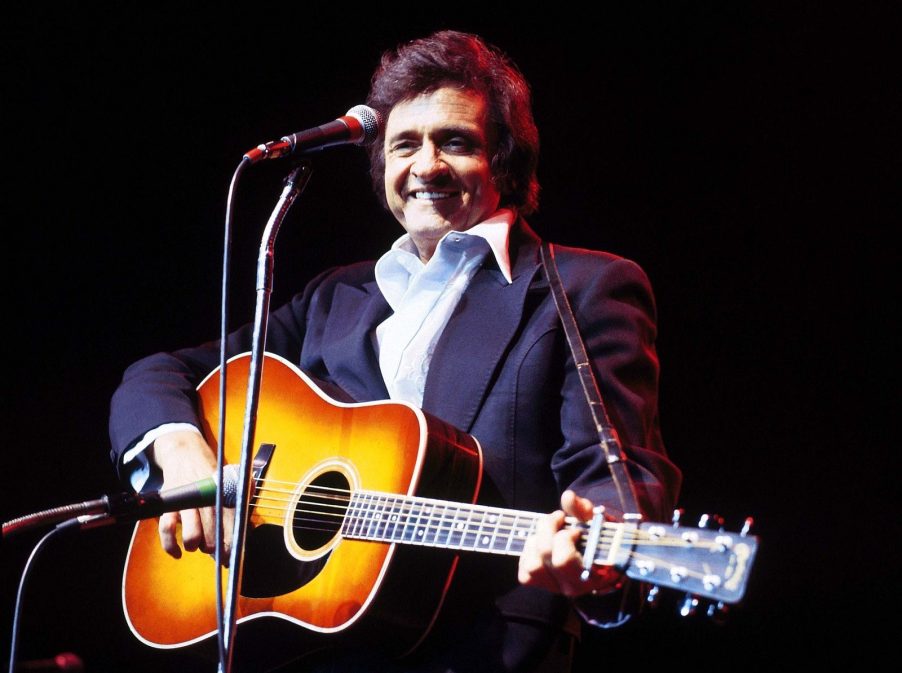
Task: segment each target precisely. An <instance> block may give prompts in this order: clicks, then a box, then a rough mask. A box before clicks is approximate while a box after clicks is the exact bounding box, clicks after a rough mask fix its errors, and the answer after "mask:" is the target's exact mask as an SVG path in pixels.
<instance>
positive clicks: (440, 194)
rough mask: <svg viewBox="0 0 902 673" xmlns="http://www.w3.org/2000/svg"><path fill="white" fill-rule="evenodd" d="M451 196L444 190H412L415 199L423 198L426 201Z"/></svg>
mask: <svg viewBox="0 0 902 673" xmlns="http://www.w3.org/2000/svg"><path fill="white" fill-rule="evenodd" d="M450 196H452V195H451V194H448V193H445V192H414V193H413V197H414V198H415V199H424V200H428V201H438V200H439V199H447V198H448V197H450Z"/></svg>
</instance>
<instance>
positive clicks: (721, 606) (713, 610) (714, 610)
mask: <svg viewBox="0 0 902 673" xmlns="http://www.w3.org/2000/svg"><path fill="white" fill-rule="evenodd" d="M728 613H729V608H728V607H727V605H726V603H724V602H723V601H717V603H711V604H710V605H708V609H707V610H706V611H705V614H706V615H707V616H708V617H710V618H711V620H712V621H713V622H714V623H715V624H723V623H724V622H725V621H726V620H727V617H728V616H729V615H728Z"/></svg>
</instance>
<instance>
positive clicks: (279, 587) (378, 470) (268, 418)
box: [123, 354, 481, 654]
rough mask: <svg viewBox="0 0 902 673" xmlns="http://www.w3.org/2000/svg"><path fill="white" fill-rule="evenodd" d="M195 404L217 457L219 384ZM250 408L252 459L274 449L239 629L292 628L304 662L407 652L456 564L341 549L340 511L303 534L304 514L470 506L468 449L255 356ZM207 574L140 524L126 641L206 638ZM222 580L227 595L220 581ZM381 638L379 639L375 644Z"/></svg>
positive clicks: (252, 539)
mask: <svg viewBox="0 0 902 673" xmlns="http://www.w3.org/2000/svg"><path fill="white" fill-rule="evenodd" d="M249 365H250V355H249V354H245V355H241V356H238V357H236V358H234V359H232V360H231V361H230V362H229V364H228V377H229V383H230V385H229V391H228V396H227V400H226V419H227V423H226V445H225V456H226V462H227V463H238V462H239V460H240V453H241V437H242V426H243V422H244V407H245V396H246V382H247V378H248V371H249ZM198 396H199V400H200V404H199V408H200V415H201V418H202V422H203V428H202V430H203V433H204V435H205V437H206V439H207V441H208V442H209V443H210V445H211V446H213V447H214V448H215V447H216V446H217V441H216V434H217V432H218V424H219V409H218V403H219V372H218V370H217V371H216V372H214V373H213V374H211V375H210V376H209V377H208V378H207V379H205V380H204V382H203V383H201V385H200V386H199V388H198ZM258 408H259V412H258V417H257V428H256V436H255V440H254V442H253V447H254V449H253V450H254V452H255V453H256V451H257V449H258V448H259V447H260V446H261V445H262V444H272V445H275V449H274V451H273V453H272V456H271V459H270V461H269V464H268V465H267V467H266V468H265V472H264V473H263V479H262V481H261V482H258V487H257V491H256V493H255V495H254V498H253V500H252V502H251V510H250V512H251V516H250V520H249V527H248V541H247V545H246V547H245V549H246V551H245V573H244V577H243V579H242V592H241V593H242V595H241V596H240V598H239V600H238V603H237V614H238V622H239V624H241V623H244V622H247V621H248V620H252V619H256V618H262V617H274V618H277V619H281V620H285V621H288V622H292V623H294V624H296V625H298V626H300V627H302V629H300V631H301V632H302V635H300V634H299V635H300V637H299V640H300V641H304V642H303V648H304V649H306V650H308V651H310V650H314V649H320V648H322V647H325V646H332V645H338V644H342V643H344V642H345V640H346V639H347V640H350V639H353V640H354V642H356V643H360V642H363V641H365V640H366V639H367V638H372V639H374V640H378V641H379V642H380V643H382V644H386V643H388V644H390V645H391V648H392V649H393V650H394V652H393V653H395V654H403V653H404V652H405V651H408V650H410V649H411V648H413V647H415V646H416V644H417V643H418V642H419V641H420V640H421V639H422V638H423V637H424V636H425V634H426V633H427V632H428V630H429V628H430V626H431V624H432V622H433V620H434V619H435V616H436V615H437V613H438V610H439V608H440V607H441V603H442V600H443V597H444V594H445V592H446V590H447V587H448V584H449V582H450V581H451V577H452V574H453V571H454V567H455V565H456V560H457V557H456V555H455V554H454V553H452V552H449V551H443V552H438V553H436V552H435V551H434V550H433V551H432V552H431V553H428V554H422V553H420V552H419V550H418V549H417V548H416V547H410V546H402V545H396V544H374V543H372V542H368V541H365V540H355V539H346V538H345V537H343V536H342V535H341V531H340V530H339V528H340V526H341V523H342V516H343V513H342V511H341V510H338V513H337V514H336V515H335V516H334V517H333V519H334V521H333V522H332V523H330V522H328V521H325V520H320V521H318V522H316V523H322V524H324V525H325V530H318V531H314V532H312V533H307V532H305V531H304V525H303V524H304V522H305V521H307V519H305V511H306V510H305V504H306V503H307V502H308V498H309V497H311V496H310V493H311V492H314V491H319V492H323V489H325V491H327V492H333V491H334V492H342V493H348V492H350V493H358V492H362V491H364V492H369V491H373V492H380V493H396V494H407V495H411V496H414V495H415V496H421V497H426V498H438V499H447V500H455V501H459V502H469V503H472V502H475V500H476V496H477V494H478V490H479V484H480V475H481V453H480V449H479V446H478V444H477V443H476V441H475V440H474V439H473V438H472V437H470V436H468V435H466V434H464V433H461V432H460V431H458V430H456V429H454V428H453V427H451V426H449V425H448V424H445V423H443V422H441V421H439V420H438V419H435V418H432V417H429V416H428V415H426V414H424V413H423V412H422V411H420V410H418V409H415V408H414V407H412V406H410V405H407V404H403V403H396V402H377V403H360V404H346V403H342V402H338V401H336V400H334V399H332V398H331V397H328V396H327V395H326V394H325V393H323V392H322V391H321V390H320V389H319V387H318V386H317V385H316V384H314V383H313V382H312V381H311V380H310V379H308V378H307V377H306V376H305V375H304V374H302V373H301V372H300V371H299V370H298V369H296V368H295V367H294V366H292V365H291V364H289V363H288V362H286V361H285V360H283V359H281V358H279V357H277V356H273V355H266V356H265V362H264V366H263V377H262V387H261V393H260V403H259V407H258ZM314 497H315V496H314ZM320 498H321V499H322V497H321V496H320ZM321 519H322V517H321ZM319 528H323V526H319ZM215 572H216V569H215V563H214V561H213V559H212V557H211V556H209V555H207V554H203V553H200V552H195V553H186V554H183V555H182V558H181V559H178V560H176V559H173V558H171V557H170V556H168V555H167V554H166V553H165V552H163V550H162V548H161V547H160V543H159V537H158V533H157V521H156V520H155V519H153V520H146V521H141V522H139V523H138V524H137V526H136V528H135V532H134V535H133V538H132V542H131V546H130V548H129V552H128V558H127V561H126V566H125V573H124V578H123V604H124V608H125V613H126V617H127V619H128V622H129V625H130V627H131V628H132V630H133V631H134V633H135V635H136V636H137V637H138V638H139V639H140V640H142V641H144V642H145V643H147V644H149V645H151V646H154V647H159V648H173V647H181V646H185V645H189V644H191V643H196V642H199V641H201V640H205V639H207V638H209V637H210V636H213V635H214V634H215V633H216V629H217V622H216V593H215V590H216V586H215V574H214V573H215ZM221 572H222V573H223V586H224V587H225V586H227V577H226V575H227V572H228V571H227V570H222V571H221ZM405 599H406V600H405ZM398 601H403V603H399V602H398ZM401 605H403V609H402V608H401V607H400V606H401ZM296 630H297V629H296ZM240 632H241V629H240V628H239V634H240ZM385 632H387V633H390V634H391V637H390V638H383V637H381V636H382V634H383V633H385Z"/></svg>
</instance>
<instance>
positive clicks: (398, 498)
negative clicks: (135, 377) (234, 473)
mask: <svg viewBox="0 0 902 673" xmlns="http://www.w3.org/2000/svg"><path fill="white" fill-rule="evenodd" d="M258 481H259V482H261V483H267V484H268V483H275V484H286V485H288V486H291V487H292V488H291V489H277V488H272V487H268V486H267V487H260V489H259V491H258V492H259V493H261V494H262V493H263V492H264V491H265V492H267V493H284V494H286V495H288V496H289V497H288V498H286V499H279V498H276V497H272V496H267V497H266V499H267V500H270V501H274V502H284V503H291V502H292V501H293V498H292V497H291V496H293V495H294V493H295V487H296V485H297V484H296V482H289V481H280V480H273V479H262V478H261V479H258ZM307 491H308V492H309V491H323V492H332V493H337V494H339V496H338V497H335V498H333V499H335V500H338V501H339V502H340V503H342V504H338V505H332V507H334V508H336V509H344V507H343V504H345V503H350V501H351V500H352V499H353V495H354V494H355V493H362V494H365V495H370V496H372V497H376V498H390V499H392V501H393V502H400V503H402V504H403V505H404V506H406V507H407V508H408V510H413V509H415V508H417V507H425V506H426V503H434V506H435V507H443V508H446V509H448V508H450V509H461V508H466V507H469V505H467V504H466V503H454V504H451V503H446V502H444V501H438V500H432V499H429V498H418V500H419V501H420V503H423V504H418V503H416V502H411V501H409V500H405V498H408V497H409V496H403V495H397V494H388V493H385V494H382V493H370V492H367V491H358V492H354V491H351V490H348V489H339V488H335V487H329V486H320V485H318V484H309V485H308V486H307ZM317 497H318V498H320V499H323V500H325V499H326V498H327V496H326V495H317ZM323 506H326V505H323ZM348 507H350V506H348ZM269 508H270V509H272V510H275V511H279V508H278V507H276V506H270V507H269ZM284 511H287V508H286V509H285V510H282V512H284ZM301 511H305V510H301ZM473 511H478V510H473ZM306 512H307V513H314V512H311V511H310V510H306ZM364 513H365V512H364ZM484 514H487V515H488V516H492V515H495V516H498V515H500V516H512V517H518V518H526V517H533V518H538V517H539V516H541V515H539V514H534V513H530V512H517V511H515V510H503V509H500V508H496V509H492V508H487V509H486V510H485V512H484ZM336 516H340V517H344V516H345V514H337V515H336ZM418 516H423V513H422V512H421V513H419V514H418ZM568 524H569V525H571V526H580V527H583V526H587V525H588V524H585V523H584V522H580V521H576V520H575V519H573V518H572V517H568ZM492 525H494V524H492ZM604 526H605V529H604V530H611V529H612V528H613V529H614V530H616V529H617V528H618V524H617V523H614V522H607V521H606V522H604ZM627 532H628V533H630V534H631V535H632V539H633V541H634V542H635V541H636V540H640V539H641V540H644V541H646V542H647V543H648V544H654V545H658V546H661V545H665V546H687V545H690V544H692V545H693V546H703V544H702V542H701V541H692V542H690V541H689V540H685V539H683V538H682V536H681V537H674V536H664V537H659V536H657V535H653V534H651V533H649V532H647V531H641V530H638V529H635V530H634V529H627ZM690 534H691V532H690ZM706 544H708V546H709V547H711V548H714V547H717V546H718V543H716V542H710V543H706Z"/></svg>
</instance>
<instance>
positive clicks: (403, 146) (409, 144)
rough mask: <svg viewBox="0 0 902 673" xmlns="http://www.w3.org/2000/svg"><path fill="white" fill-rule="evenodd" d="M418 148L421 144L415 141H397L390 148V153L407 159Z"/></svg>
mask: <svg viewBox="0 0 902 673" xmlns="http://www.w3.org/2000/svg"><path fill="white" fill-rule="evenodd" d="M418 147H419V144H418V143H416V142H414V141H413V140H397V141H395V142H393V143H392V144H391V145H390V146H389V148H388V151H389V152H390V153H391V154H394V155H397V156H401V157H406V156H410V155H411V154H413V153H414V152H416V151H417V148H418Z"/></svg>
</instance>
